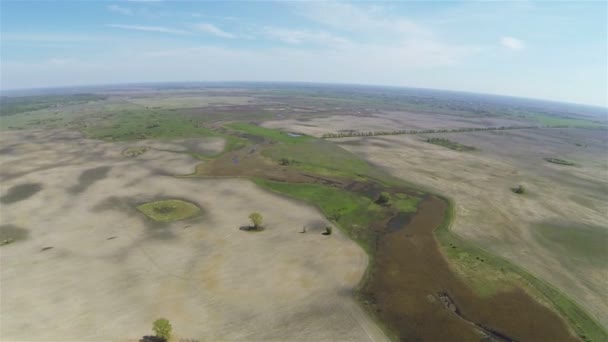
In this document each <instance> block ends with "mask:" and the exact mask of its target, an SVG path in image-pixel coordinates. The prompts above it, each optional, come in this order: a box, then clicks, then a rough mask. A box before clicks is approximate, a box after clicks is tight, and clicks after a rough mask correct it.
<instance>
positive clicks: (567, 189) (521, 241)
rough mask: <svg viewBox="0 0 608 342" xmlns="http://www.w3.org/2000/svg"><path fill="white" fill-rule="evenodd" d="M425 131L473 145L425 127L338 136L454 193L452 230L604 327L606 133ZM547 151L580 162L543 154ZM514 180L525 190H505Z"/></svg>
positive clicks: (388, 165)
mask: <svg viewBox="0 0 608 342" xmlns="http://www.w3.org/2000/svg"><path fill="white" fill-rule="evenodd" d="M429 136H432V137H441V138H447V139H450V140H452V141H456V142H458V143H460V144H465V145H469V146H474V147H476V148H477V149H478V150H476V151H473V152H460V151H453V150H450V149H447V148H445V147H443V146H437V145H433V144H428V143H426V142H425V139H426V137H423V136H391V137H375V138H346V139H340V140H339V141H341V143H340V144H341V146H343V147H345V148H347V149H348V150H350V151H352V152H355V153H356V154H358V155H361V156H363V157H364V158H366V159H367V160H368V161H370V162H372V163H374V164H376V165H379V166H382V167H384V168H385V169H387V170H388V171H390V172H391V173H392V174H394V175H395V176H398V177H401V178H403V179H406V180H408V181H410V182H412V183H416V184H420V185H422V186H424V187H426V188H428V189H432V190H434V191H437V192H438V193H441V194H445V195H447V196H448V197H450V198H452V199H453V200H454V202H455V218H454V222H453V226H452V229H453V230H454V231H455V232H456V233H458V234H459V235H461V236H463V237H465V238H466V239H469V240H472V241H474V242H476V243H478V244H479V245H480V246H483V247H484V248H485V249H487V250H490V251H492V252H494V253H497V254H499V255H501V256H503V257H506V258H507V259H508V260H510V261H512V262H514V263H515V264H517V265H520V266H523V267H524V268H525V269H527V270H528V271H530V272H532V273H533V274H535V275H538V276H539V277H540V278H541V279H545V280H547V281H548V282H549V283H551V284H553V285H555V286H556V287H557V288H559V289H560V290H561V291H563V292H564V293H565V294H567V295H568V296H571V297H572V298H574V299H575V300H576V301H577V302H578V303H580V304H581V305H583V306H584V307H585V308H586V309H587V310H589V312H591V313H592V314H593V315H594V316H595V317H596V318H597V319H598V320H599V321H600V322H601V323H602V324H603V325H604V326H608V291H607V290H606V289H608V280H607V279H608V277H607V276H606V275H607V274H608V259H607V255H606V245H607V243H608V234H607V233H606V232H607V231H608V227H607V226H606V222H607V220H608V217H607V208H606V198H607V196H608V166H607V164H606V159H605V151H606V148H607V140H606V134H605V132H604V131H601V130H587V129H541V130H539V129H536V130H517V131H503V132H476V133H449V134H432V135H429ZM545 157H556V158H563V159H567V160H572V161H574V162H575V163H576V165H577V166H563V165H556V164H552V163H548V162H546V161H545V160H543V158H545ZM519 184H522V185H523V186H524V187H525V189H526V192H525V194H522V195H518V194H515V193H513V191H512V190H511V189H512V188H513V187H515V186H517V185H519ZM557 270H558V271H557ZM464 276H465V277H467V278H469V279H474V278H475V277H474V274H466V275H464ZM473 281H474V280H473Z"/></svg>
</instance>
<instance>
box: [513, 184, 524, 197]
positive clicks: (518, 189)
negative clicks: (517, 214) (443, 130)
mask: <svg viewBox="0 0 608 342" xmlns="http://www.w3.org/2000/svg"><path fill="white" fill-rule="evenodd" d="M511 190H513V192H514V193H516V194H520V195H521V194H523V193H524V192H526V189H524V186H523V185H521V184H520V185H518V186H517V187H516V188H513V189H511Z"/></svg>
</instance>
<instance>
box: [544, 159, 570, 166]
mask: <svg viewBox="0 0 608 342" xmlns="http://www.w3.org/2000/svg"><path fill="white" fill-rule="evenodd" d="M543 159H544V160H545V161H548V162H549V163H553V164H559V165H566V166H574V165H576V164H575V163H574V162H571V161H569V160H564V159H559V158H543Z"/></svg>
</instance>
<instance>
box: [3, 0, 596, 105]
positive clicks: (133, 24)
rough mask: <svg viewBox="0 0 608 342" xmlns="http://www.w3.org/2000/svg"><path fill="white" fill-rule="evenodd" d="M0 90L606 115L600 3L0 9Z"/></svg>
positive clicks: (46, 5)
mask: <svg viewBox="0 0 608 342" xmlns="http://www.w3.org/2000/svg"><path fill="white" fill-rule="evenodd" d="M0 13H1V33H2V34H1V36H0V42H1V57H2V58H1V71H2V75H1V78H0V81H1V83H0V86H1V87H2V89H14V88H31V87H47V86H64V85H81V84H107V83H123V82H155V81H305V82H336V83H358V84H378V85H396V86H411V87H424V88H437V89H450V90H463V91H473V92H482V93H493V94H503V95H514V96H523V97H533V98H542V99H550V100H559V101H567V102H575V103H585V104H593V105H602V106H608V98H607V96H608V95H607V93H608V89H607V78H608V70H607V64H608V62H607V58H608V52H607V46H608V38H607V30H608V29H607V15H608V14H607V13H608V8H607V3H606V2H605V1H594V2H584V1H576V2H548V1H544V2H529V1H520V2H457V1H450V2H437V1H426V2H360V1H359V2H321V1H316V2H295V1H290V2H262V1H255V2H253V1H251V2H236V1H225V2H213V1H199V2H184V1H170V0H166V1H143V0H139V1H135V0H132V1H67V2H62V1H41V2H33V1H6V0H3V1H2V2H1V3H0Z"/></svg>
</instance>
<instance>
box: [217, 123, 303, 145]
mask: <svg viewBox="0 0 608 342" xmlns="http://www.w3.org/2000/svg"><path fill="white" fill-rule="evenodd" d="M226 126H227V127H229V128H232V129H236V130H238V131H242V132H245V133H249V134H252V135H255V136H258V137H264V138H267V139H270V140H273V141H278V142H282V143H287V144H293V143H299V142H304V141H307V140H310V139H312V138H311V137H309V136H307V135H300V136H289V135H288V133H287V132H282V131H279V130H276V129H270V128H265V127H261V126H256V125H252V124H248V123H242V122H237V123H231V124H228V125H226Z"/></svg>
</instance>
